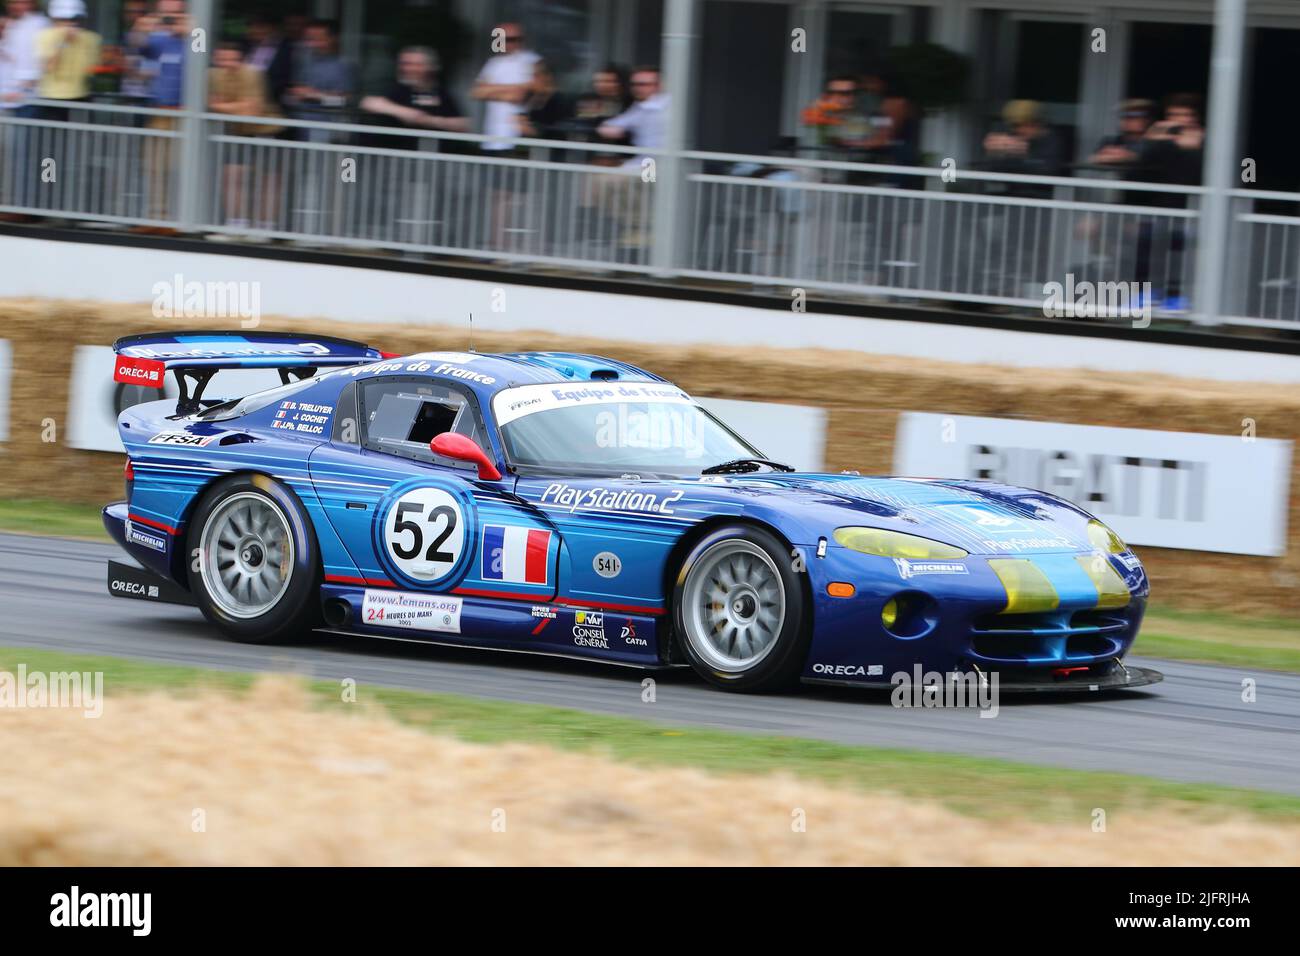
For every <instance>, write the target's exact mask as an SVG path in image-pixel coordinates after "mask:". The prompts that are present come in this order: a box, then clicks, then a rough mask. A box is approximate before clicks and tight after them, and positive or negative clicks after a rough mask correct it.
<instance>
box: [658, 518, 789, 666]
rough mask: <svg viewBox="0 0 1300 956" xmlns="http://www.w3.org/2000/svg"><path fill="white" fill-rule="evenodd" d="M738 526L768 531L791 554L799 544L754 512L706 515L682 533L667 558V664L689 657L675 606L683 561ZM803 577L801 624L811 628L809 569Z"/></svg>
mask: <svg viewBox="0 0 1300 956" xmlns="http://www.w3.org/2000/svg"><path fill="white" fill-rule="evenodd" d="M735 525H740V526H742V527H750V528H756V529H758V530H759V531H765V532H767V533H768V534H770V535H771V536H772V537H774V538H776V539H777V540H778V541H779V542H781V545H782V547H783V548H784V549H785V553H786V556H787V557H789V556H790V555H791V552H793V551H794V550H795V546H794V545H793V544H791V543H790V539H789V538H788V537H786V536H785V535H784V534H783V533H782V532H781V529H780V528H777V527H776V526H775V525H773V524H770V523H769V522H767V521H763V520H762V519H760V518H755V517H753V516H752V515H744V514H740V515H716V516H713V517H710V518H705V519H704V520H703V521H701V522H699V523H698V524H696V525H694V526H693V527H692V528H691V529H690V530H689V531H688V532H686V534H684V535H682V536H681V538H679V539H678V541H677V543H676V544H674V545H673V547H672V550H671V551H669V552H668V557H667V559H666V560H665V561H664V572H663V594H664V624H665V628H666V630H667V632H668V640H667V641H664V642H661V645H660V646H661V648H663V649H662V650H661V654H662V656H663V658H664V661H665V663H670V664H671V663H681V662H683V661H684V660H685V655H684V654H683V653H682V651H681V648H680V647H679V646H678V641H680V640H681V635H680V634H678V633H677V615H676V608H674V607H673V595H674V592H675V591H676V589H677V579H678V577H679V576H680V574H681V569H682V564H683V562H684V561H685V560H686V556H687V555H688V554H690V553H691V550H692V549H693V548H694V547H695V546H696V545H697V544H699V543H700V542H701V541H703V540H704V539H705V538H707V537H708V536H709V535H710V534H712V533H713V532H715V531H717V530H719V529H721V528H726V527H732V526H735ZM799 580H800V582H801V583H802V586H803V597H804V602H803V608H804V609H803V621H802V622H801V624H802V626H803V627H806V628H810V627H812V624H813V617H812V615H813V600H812V582H811V581H810V580H809V575H808V572H807V571H806V570H805V571H803V572H801V573H800V574H799ZM665 645H666V646H665Z"/></svg>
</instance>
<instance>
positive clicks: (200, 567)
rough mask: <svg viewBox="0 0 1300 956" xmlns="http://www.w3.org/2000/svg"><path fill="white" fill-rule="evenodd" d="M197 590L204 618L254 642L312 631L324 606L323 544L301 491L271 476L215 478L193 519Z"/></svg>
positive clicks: (191, 564) (190, 558) (191, 570)
mask: <svg viewBox="0 0 1300 956" xmlns="http://www.w3.org/2000/svg"><path fill="white" fill-rule="evenodd" d="M188 545H189V548H188V551H187V552H186V556H187V562H188V569H187V573H188V576H189V584H190V593H191V594H193V595H194V598H195V603H197V604H198V606H199V609H200V610H202V611H203V616H204V617H206V618H207V619H208V620H209V621H211V622H212V623H213V624H215V625H216V626H217V627H218V628H219V629H220V630H221V631H222V632H223V633H225V634H226V635H227V636H228V637H231V638H233V639H235V640H237V641H242V642H244V643H247V644H274V643H281V642H285V641H288V640H291V639H293V638H295V637H298V636H299V635H301V634H302V633H304V632H305V631H307V630H308V629H310V628H311V627H312V626H313V625H314V624H315V623H316V620H317V618H318V616H319V611H320V581H321V571H320V566H321V564H320V550H319V546H318V545H317V543H316V535H315V532H314V531H313V530H312V526H311V522H310V521H309V520H308V519H307V514H306V512H305V511H304V510H303V507H302V504H301V502H299V501H298V498H297V496H296V495H294V494H293V492H291V491H290V490H289V489H287V488H286V487H285V486H284V485H282V484H280V483H279V482H277V481H275V480H273V479H271V478H268V477H267V476H265V475H237V476H234V477H231V478H227V479H226V480H224V481H221V482H218V483H217V484H215V485H214V486H213V487H212V488H211V489H210V490H209V491H208V492H207V493H206V494H204V496H203V498H202V499H201V500H200V501H199V504H198V507H197V508H196V509H195V512H194V517H193V520H192V521H191V522H190V529H189V535H188Z"/></svg>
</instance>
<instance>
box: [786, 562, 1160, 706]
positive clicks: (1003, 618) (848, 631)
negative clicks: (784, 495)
mask: <svg viewBox="0 0 1300 956" xmlns="http://www.w3.org/2000/svg"><path fill="white" fill-rule="evenodd" d="M992 557H996V556H992ZM1024 557H1025V558H1026V559H1027V560H1030V561H1033V562H1035V563H1036V564H1038V565H1041V567H1042V568H1043V569H1044V570H1045V573H1046V574H1047V575H1049V576H1050V577H1051V578H1052V579H1053V581H1054V582H1059V587H1058V589H1057V590H1058V593H1059V601H1058V603H1057V605H1056V606H1055V607H1052V608H1050V609H1048V610H1036V611H1034V612H1032V613H1003V612H1004V611H1006V609H1007V608H1008V606H1009V600H1010V599H1009V597H1008V591H1007V588H1006V586H1005V585H1004V583H1003V580H1002V579H1001V578H1000V577H999V576H998V574H997V573H995V571H994V569H993V567H992V566H990V564H989V558H987V557H981V556H975V555H972V556H969V557H967V558H966V559H964V560H963V561H960V562H943V564H947V565H952V566H951V567H947V568H926V569H922V570H919V571H918V567H917V566H916V565H915V564H912V565H909V564H908V563H907V562H902V563H899V562H896V561H894V560H893V559H889V558H880V557H875V556H871V555H865V554H861V553H859V552H855V551H850V550H848V549H845V548H839V547H830V548H828V549H827V551H826V554H825V556H824V557H822V558H817V557H816V554H815V552H812V551H810V552H809V554H808V556H807V568H808V574H809V584H810V589H811V591H812V597H813V617H812V623H813V639H812V643H811V646H810V650H809V655H808V661H807V665H806V667H805V670H804V673H803V677H804V679H805V680H807V681H810V682H819V683H842V684H853V685H855V686H856V685H863V684H871V685H877V686H890V683H891V678H892V676H893V675H895V674H897V673H899V672H905V673H909V674H910V673H911V672H912V670H913V668H914V667H916V666H920V667H921V668H922V669H923V670H924V671H927V672H932V671H937V672H940V673H951V672H954V671H955V672H959V673H969V672H976V671H978V672H982V673H985V674H988V673H992V672H998V673H999V674H1000V675H1001V680H1002V682H1003V683H1004V684H1006V685H1008V686H1009V685H1010V684H1011V683H1023V684H1025V685H1026V687H1027V688H1034V689H1036V688H1038V686H1039V685H1042V688H1043V689H1051V690H1061V689H1062V686H1061V684H1062V680H1061V677H1060V674H1061V673H1062V672H1065V673H1072V674H1080V675H1084V676H1088V675H1089V674H1090V675H1091V677H1093V678H1097V680H1089V681H1088V682H1089V683H1099V684H1101V685H1113V686H1128V687H1132V686H1139V685H1138V684H1137V683H1135V682H1136V681H1137V680H1138V679H1139V675H1137V674H1136V673H1135V669H1133V668H1129V669H1128V670H1129V676H1128V677H1127V678H1125V677H1124V675H1123V672H1122V671H1121V672H1120V673H1118V674H1111V673H1110V670H1109V668H1110V666H1111V665H1112V664H1114V663H1115V662H1117V661H1120V660H1122V658H1123V657H1124V655H1126V654H1127V653H1128V652H1129V649H1130V648H1131V647H1132V645H1133V641H1134V639H1135V638H1136V637H1137V633H1138V630H1139V628H1140V627H1141V623H1142V617H1143V614H1144V612H1145V610H1146V600H1147V595H1148V593H1149V587H1148V583H1147V579H1146V574H1145V571H1144V570H1143V569H1142V566H1141V564H1140V563H1139V562H1137V561H1136V559H1134V558H1131V557H1128V558H1126V560H1125V561H1121V560H1119V559H1118V558H1110V559H1109V560H1110V562H1111V566H1112V567H1113V568H1114V570H1115V572H1116V574H1118V575H1119V577H1120V579H1121V580H1122V581H1123V583H1124V587H1125V588H1127V591H1128V600H1127V603H1125V604H1124V605H1123V606H1122V607H1114V606H1103V605H1106V604H1108V603H1109V604H1114V603H1116V602H1115V601H1113V600H1112V601H1107V600H1105V599H1104V598H1103V596H1102V595H1101V594H1100V593H1099V590H1098V588H1097V587H1095V586H1093V585H1092V584H1091V583H1090V582H1089V581H1088V578H1087V576H1086V574H1084V572H1083V571H1081V570H1077V569H1078V568H1079V565H1078V563H1077V559H1078V558H1079V557H1080V556H1079V555H1077V554H1073V553H1071V554H1044V555H1026V556H1024ZM1087 557H1088V559H1089V560H1091V559H1092V558H1093V555H1091V554H1089V555H1087ZM832 582H846V583H850V584H852V585H853V586H854V593H853V596H852V597H849V598H835V597H831V596H830V595H829V594H828V593H827V586H828V585H829V584H830V583H832ZM1081 582H1082V583H1081ZM1121 597H1122V595H1121ZM891 599H893V600H895V601H896V602H898V606H900V607H901V606H903V605H904V604H908V603H910V604H911V606H912V607H913V608H915V609H917V610H916V611H915V613H914V616H913V619H912V620H910V621H907V622H903V623H902V624H895V626H894V627H893V628H892V629H888V628H886V627H885V625H884V623H883V622H882V620H881V612H882V610H883V609H884V607H885V605H886V603H887V602H888V601H890V600H891ZM1121 667H1122V665H1121ZM1072 668H1073V669H1080V670H1070V669H1072ZM1082 669H1087V670H1082ZM1154 679H1159V678H1158V676H1157V677H1156V678H1154ZM1154 679H1153V680H1149V681H1144V682H1147V683H1149V682H1154ZM1071 680H1073V681H1076V682H1078V680H1079V679H1075V678H1071ZM1070 686H1074V684H1073V683H1071V685H1070Z"/></svg>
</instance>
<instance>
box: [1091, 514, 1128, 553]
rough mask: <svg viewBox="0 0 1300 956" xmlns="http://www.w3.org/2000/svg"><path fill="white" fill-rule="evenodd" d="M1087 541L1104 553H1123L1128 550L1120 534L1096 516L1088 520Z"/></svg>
mask: <svg viewBox="0 0 1300 956" xmlns="http://www.w3.org/2000/svg"><path fill="white" fill-rule="evenodd" d="M1088 543H1089V544H1091V545H1092V546H1093V547H1094V548H1096V549H1097V550H1098V551H1104V552H1105V553H1106V554H1123V553H1124V552H1125V551H1127V550H1128V545H1126V544H1125V543H1124V541H1123V540H1122V539H1121V538H1120V536H1119V535H1117V534H1116V533H1115V532H1114V531H1111V530H1110V528H1108V527H1106V526H1105V525H1104V524H1102V523H1101V522H1100V521H1098V520H1097V519H1096V518H1093V519H1092V520H1091V521H1089V522H1088Z"/></svg>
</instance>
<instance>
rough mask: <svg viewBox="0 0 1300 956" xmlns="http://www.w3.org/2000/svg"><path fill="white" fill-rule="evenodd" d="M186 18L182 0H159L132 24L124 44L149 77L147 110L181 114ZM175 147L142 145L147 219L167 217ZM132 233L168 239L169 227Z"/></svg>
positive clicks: (172, 122) (170, 125)
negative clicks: (147, 205)
mask: <svg viewBox="0 0 1300 956" xmlns="http://www.w3.org/2000/svg"><path fill="white" fill-rule="evenodd" d="M189 31H190V28H189V18H188V17H187V16H186V14H185V3H184V2H183V0H159V2H158V6H157V10H156V12H155V13H153V14H145V15H144V16H142V17H140V19H138V20H136V22H135V25H134V26H133V27H132V29H131V33H130V34H129V35H128V36H127V45H128V47H130V48H131V49H132V50H133V51H134V52H135V54H136V55H137V56H139V58H140V64H141V70H142V72H143V74H144V75H145V76H146V77H148V78H149V82H148V98H149V105H150V106H152V107H155V108H158V109H168V110H176V109H180V107H181V104H182V100H183V98H184V92H185V54H186V51H187V50H188V49H189ZM147 125H148V127H149V128H150V129H154V130H158V131H159V132H161V133H165V134H166V133H172V132H175V130H176V128H177V125H178V124H177V121H176V119H174V118H173V117H170V116H150V117H149V119H148V122H147ZM176 153H177V151H176V143H175V140H174V139H173V137H171V136H170V135H162V136H156V137H150V138H149V140H148V141H147V142H146V143H145V157H144V160H145V173H146V175H147V177H148V195H149V207H148V211H147V215H148V218H150V219H158V220H166V219H168V218H169V216H170V208H169V207H170V202H171V200H170V196H171V191H172V190H171V181H172V179H173V178H174V173H173V167H174V165H175V159H176ZM134 231H135V232H141V233H146V234H157V235H170V234H171V233H173V232H174V231H175V230H173V229H171V228H170V227H168V226H137V227H136V228H135V230H134Z"/></svg>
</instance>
